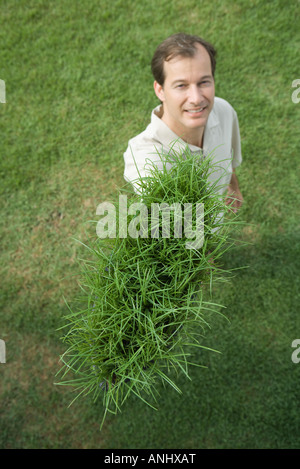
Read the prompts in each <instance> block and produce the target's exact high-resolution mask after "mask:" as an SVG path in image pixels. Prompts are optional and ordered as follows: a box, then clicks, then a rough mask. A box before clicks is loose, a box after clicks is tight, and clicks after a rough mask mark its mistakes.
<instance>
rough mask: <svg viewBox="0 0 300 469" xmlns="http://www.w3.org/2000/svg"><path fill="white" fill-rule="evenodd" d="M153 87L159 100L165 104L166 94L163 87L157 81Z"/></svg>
mask: <svg viewBox="0 0 300 469" xmlns="http://www.w3.org/2000/svg"><path fill="white" fill-rule="evenodd" d="M153 87H154V91H155V94H156V96H157V97H158V99H159V100H160V101H161V102H163V101H164V100H165V94H164V89H163V87H162V86H161V85H160V84H159V83H158V82H157V81H155V82H154V83H153Z"/></svg>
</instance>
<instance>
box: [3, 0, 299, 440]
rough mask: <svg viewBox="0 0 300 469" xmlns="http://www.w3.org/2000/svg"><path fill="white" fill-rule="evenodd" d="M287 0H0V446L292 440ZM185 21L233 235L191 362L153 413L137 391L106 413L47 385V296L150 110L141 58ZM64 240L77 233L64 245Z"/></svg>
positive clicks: (290, 21)
mask: <svg viewBox="0 0 300 469" xmlns="http://www.w3.org/2000/svg"><path fill="white" fill-rule="evenodd" d="M299 10H300V4H299V2H298V1H296V0H291V1H287V0H273V1H272V2H271V1H263V0H251V1H249V0H247V1H246V0H237V1H235V2H232V1H229V0H213V1H208V0H203V1H201V2H199V1H195V0H186V1H185V2H182V1H179V0H173V1H172V2H170V1H168V2H167V1H166V0H151V1H148V0H147V1H144V2H141V1H137V0H130V1H129V0H122V1H121V0H110V1H108V0H101V1H100V2H96V1H94V0H89V1H87V0H82V1H80V2H79V1H75V2H74V1H71V0H61V1H59V2H58V1H54V0H49V1H46V0H35V1H34V0H27V1H25V0H19V1H18V2H17V1H15V0H2V1H1V5H0V79H2V80H4V81H5V83H6V104H1V103H0V135H1V138H0V157H1V163H0V178H1V185H0V192H1V216H0V230H1V265H0V269H1V292H0V295H1V296H0V301H1V308H0V339H2V340H4V341H5V343H6V354H7V362H6V363H5V364H0V448H51V449H53V448H86V449H87V448H115V449H116V448H122V449H125V448H130V449H135V448H149V449H155V448H158V449H162V448H163V449H166V448H181V449H189V448H195V449H197V448H199V449H202V448H299V447H300V415H299V412H300V409H299V379H300V363H299V364H296V363H293V361H292V359H291V356H292V352H293V348H292V347H291V344H292V342H293V340H294V339H297V338H300V315H299V291H300V280H299V278H300V275H299V273H300V272H299V267H300V266H299V262H300V261H299V260H300V252H299V251H300V227H299V215H300V214H299V203H300V196H299V180H298V179H299V171H300V167H299V166H300V165H299V150H300V145H299V113H300V103H294V102H293V101H292V93H293V91H294V89H293V88H292V82H293V80H295V79H298V78H300V68H299V47H300V36H299ZM178 31H185V32H188V33H191V34H198V35H200V36H203V37H204V38H206V39H207V40H209V41H211V42H212V43H213V44H214V45H215V46H216V49H217V51H218V58H217V69H216V95H217V96H221V97H223V98H225V99H227V100H228V101H229V102H230V103H231V104H232V105H233V107H234V108H235V109H236V111H237V113H238V116H239V122H240V130H241V136H242V151H243V157H244V161H243V164H242V166H241V167H240V168H239V169H238V177H239V181H240V186H241V189H242V192H243V196H244V199H245V203H244V206H243V208H242V211H241V217H242V219H243V220H244V221H246V222H247V223H248V225H247V227H245V228H244V229H243V230H242V231H241V233H239V234H238V235H237V236H238V238H240V239H241V240H243V241H247V242H249V243H250V244H249V245H248V246H244V245H243V246H240V245H237V247H236V248H235V249H234V250H232V251H229V252H228V253H227V254H226V256H225V258H224V266H225V268H228V269H229V268H235V267H240V266H244V265H247V266H249V267H248V268H247V269H245V270H237V271H236V274H235V276H234V277H233V278H231V279H229V281H228V283H227V284H221V285H218V286H217V285H216V286H215V288H214V300H215V301H216V302H220V303H221V304H224V305H226V315H227V317H228V319H229V321H226V320H225V319H223V318H222V317H221V316H220V317H219V316H216V317H214V318H213V320H212V321H211V325H212V328H211V330H210V331H209V332H208V333H207V335H206V337H205V339H204V343H205V345H206V346H208V347H212V348H216V349H218V350H220V351H221V352H222V353H221V354H213V353H210V352H204V351H200V350H199V352H198V356H196V357H194V360H196V361H198V362H199V363H202V364H204V365H206V366H207V368H206V369H202V368H193V369H191V370H190V373H191V378H192V380H191V381H188V380H187V379H186V378H185V377H184V376H179V377H178V378H177V384H178V385H179V387H180V388H181V389H182V391H183V394H182V395H179V394H177V393H176V392H175V391H174V390H173V389H172V388H167V387H166V388H164V387H163V386H162V385H160V384H158V390H159V391H160V394H161V397H160V400H159V406H158V410H157V411H154V410H152V409H151V408H150V407H147V406H145V404H144V403H143V402H141V401H140V400H139V399H138V398H132V399H130V400H128V401H127V402H126V404H125V406H124V408H123V411H122V413H120V414H118V415H117V416H114V415H109V416H108V417H107V419H106V421H105V424H104V427H103V429H102V431H101V432H100V430H99V426H100V423H101V419H102V415H103V408H102V405H101V402H98V403H96V404H95V403H92V402H91V400H90V399H89V398H85V399H80V400H77V401H76V402H75V403H74V404H73V405H72V406H71V407H70V408H68V404H69V402H70V401H71V399H72V393H71V391H70V389H69V388H65V387H58V386H54V384H53V383H54V382H55V381H56V378H55V374H56V372H57V371H58V369H59V367H60V365H59V363H58V361H59V355H60V354H61V353H63V352H64V350H65V348H64V345H63V344H62V343H61V341H60V336H61V333H60V332H58V331H57V329H58V328H59V327H60V326H61V325H62V318H63V316H64V315H65V314H67V307H66V303H65V301H64V296H65V297H66V299H67V300H68V301H70V302H72V300H73V299H74V298H76V297H77V296H78V294H79V293H80V288H79V285H78V274H79V266H78V262H77V261H78V260H79V259H80V258H81V257H86V256H87V253H86V252H85V250H84V248H83V247H82V246H81V244H80V243H78V242H77V241H76V240H80V241H82V242H89V239H91V238H93V237H95V225H94V224H91V223H90V221H91V220H95V219H96V218H97V216H96V207H97V205H98V204H99V203H101V202H103V201H105V200H108V199H109V198H110V197H112V196H114V195H115V194H116V190H117V188H118V187H120V186H121V185H122V184H123V156H122V155H123V152H124V151H125V149H126V147H127V142H128V140H129V138H131V137H132V136H134V135H136V134H137V133H139V132H140V131H142V130H143V129H144V128H145V126H146V125H147V124H148V122H149V118H150V112H151V110H152V108H153V107H154V106H156V104H157V99H156V97H155V95H154V92H153V88H152V81H153V80H152V77H151V72H150V66H149V63H150V61H151V57H152V54H153V52H154V50H155V47H156V46H157V45H158V43H159V42H161V41H162V40H163V39H164V38H165V37H167V36H168V35H170V34H172V33H174V32H178ZM75 239H76V240H75Z"/></svg>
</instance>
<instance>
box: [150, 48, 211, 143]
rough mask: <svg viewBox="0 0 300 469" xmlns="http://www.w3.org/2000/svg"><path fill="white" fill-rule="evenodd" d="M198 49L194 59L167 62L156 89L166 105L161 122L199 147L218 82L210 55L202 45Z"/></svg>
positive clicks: (176, 58) (180, 58)
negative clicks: (216, 81) (163, 74)
mask: <svg viewBox="0 0 300 469" xmlns="http://www.w3.org/2000/svg"><path fill="white" fill-rule="evenodd" d="M197 49H198V50H197V52H196V54H195V55H194V56H193V57H180V56H179V57H175V58H174V59H172V60H170V61H168V62H165V63H164V72H165V82H164V85H163V86H161V85H159V84H158V83H157V82H154V89H155V93H156V95H157V97H158V98H159V99H160V100H161V101H162V103H163V116H162V120H163V121H164V122H165V123H166V124H167V125H168V126H169V128H170V129H171V130H173V132H175V133H176V134H177V135H178V136H179V137H182V138H183V139H184V140H186V141H188V143H193V144H195V145H199V146H200V142H201V140H202V136H203V132H204V127H205V125H206V122H207V119H208V116H209V113H210V111H211V110H212V108H213V104H214V96H215V83H214V78H213V76H212V70H211V61H210V57H209V54H208V52H207V51H206V50H205V48H204V47H203V46H201V45H200V44H199V45H198V44H197ZM197 137H198V140H197Z"/></svg>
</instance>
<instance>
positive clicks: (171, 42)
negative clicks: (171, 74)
mask: <svg viewBox="0 0 300 469" xmlns="http://www.w3.org/2000/svg"><path fill="white" fill-rule="evenodd" d="M198 44H199V45H200V46H202V47H204V49H205V50H206V51H207V53H208V55H209V58H210V62H211V73H212V76H213V77H214V76H215V69H216V50H215V48H214V47H213V46H212V45H211V44H210V43H209V42H207V41H205V40H204V39H202V38H201V37H199V36H193V35H190V34H185V33H177V34H173V35H172V36H169V37H168V38H167V39H165V40H164V41H163V42H162V43H161V44H160V45H159V46H158V47H157V49H156V51H155V52H154V55H153V58H152V61H151V70H152V74H153V76H154V80H155V81H157V83H159V84H160V85H161V86H163V85H164V81H165V70H164V65H165V62H168V61H170V60H172V59H175V58H176V57H193V56H194V55H195V54H196V52H197V45H198Z"/></svg>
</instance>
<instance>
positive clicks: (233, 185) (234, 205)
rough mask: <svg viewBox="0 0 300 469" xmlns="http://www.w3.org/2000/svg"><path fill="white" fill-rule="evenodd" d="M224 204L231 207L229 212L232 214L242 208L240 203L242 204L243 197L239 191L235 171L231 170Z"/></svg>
mask: <svg viewBox="0 0 300 469" xmlns="http://www.w3.org/2000/svg"><path fill="white" fill-rule="evenodd" d="M225 202H226V204H227V205H230V206H231V210H232V211H233V212H234V213H236V212H237V211H238V209H239V208H240V207H241V206H242V203H243V196H242V193H241V191H240V187H239V182H238V178H237V175H236V174H235V169H233V172H232V176H231V180H230V184H229V186H228V190H227V197H226V200H225Z"/></svg>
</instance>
